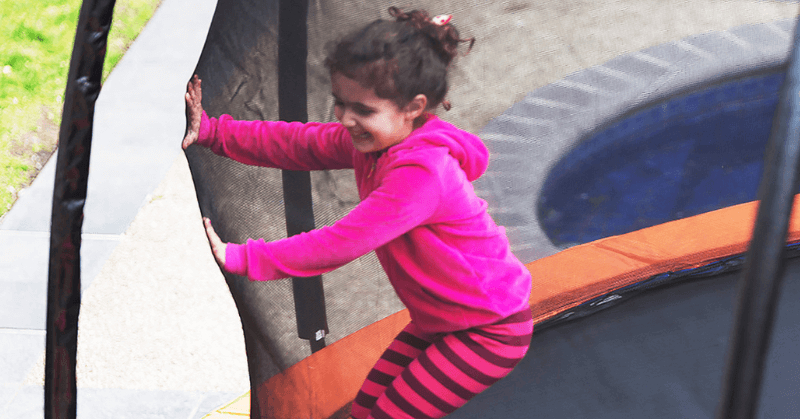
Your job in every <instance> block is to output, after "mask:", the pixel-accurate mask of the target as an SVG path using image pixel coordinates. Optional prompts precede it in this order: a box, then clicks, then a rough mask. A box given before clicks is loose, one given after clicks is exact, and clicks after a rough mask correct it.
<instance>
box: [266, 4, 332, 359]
mask: <svg viewBox="0 0 800 419" xmlns="http://www.w3.org/2000/svg"><path fill="white" fill-rule="evenodd" d="M307 18H308V0H280V7H279V17H278V117H279V118H280V119H281V120H282V121H300V122H307V121H308V107H307V94H306V61H307V58H308V22H307ZM282 174H283V199H284V207H285V211H286V232H287V234H288V235H290V236H292V235H295V234H300V233H302V232H306V231H311V230H313V229H314V211H313V208H312V203H311V175H310V174H309V173H308V172H297V171H289V170H284V171H283V173H282ZM292 287H293V291H294V306H295V312H296V313H297V333H298V335H299V336H300V338H301V339H308V340H309V342H310V344H311V351H312V352H316V351H318V350H319V349H322V348H324V347H325V335H326V334H327V333H328V320H327V316H326V314H325V294H324V291H323V288H322V277H321V276H315V277H312V278H293V279H292Z"/></svg>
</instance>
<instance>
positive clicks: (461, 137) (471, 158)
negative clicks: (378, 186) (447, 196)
mask: <svg viewBox="0 0 800 419" xmlns="http://www.w3.org/2000/svg"><path fill="white" fill-rule="evenodd" d="M420 145H425V146H434V147H446V148H447V149H448V150H450V155H451V156H453V158H455V159H456V160H457V161H458V164H459V166H461V170H463V171H464V173H466V175H467V179H469V181H470V182H473V181H475V180H476V179H478V178H479V177H481V175H483V174H484V173H485V172H486V169H487V168H488V167H489V150H488V149H487V148H486V146H485V145H484V144H483V141H481V139H480V138H479V137H478V136H477V135H475V134H472V133H470V132H467V131H464V130H462V129H459V128H457V127H455V126H454V125H453V124H450V123H449V122H445V121H442V120H441V119H439V117H437V116H436V115H431V116H430V117H429V118H428V121H427V122H425V124H424V125H423V126H421V127H420V128H417V129H416V130H414V131H413V132H412V133H411V135H409V136H408V138H406V139H405V140H403V141H402V142H401V143H399V144H397V145H395V146H393V147H391V150H392V151H393V152H396V151H399V150H407V149H412V148H414V147H417V146H420Z"/></svg>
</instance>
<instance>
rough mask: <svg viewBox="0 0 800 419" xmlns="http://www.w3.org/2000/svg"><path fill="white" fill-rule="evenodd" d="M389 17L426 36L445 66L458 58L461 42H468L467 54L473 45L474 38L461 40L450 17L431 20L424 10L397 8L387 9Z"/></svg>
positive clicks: (441, 16) (442, 16)
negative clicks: (407, 10) (406, 10)
mask: <svg viewBox="0 0 800 419" xmlns="http://www.w3.org/2000/svg"><path fill="white" fill-rule="evenodd" d="M389 15H390V16H392V17H393V18H395V20H397V21H398V22H406V23H407V24H409V25H411V26H413V27H414V28H416V29H417V30H418V31H420V32H422V33H424V34H426V35H428V36H429V37H430V38H431V40H432V41H434V42H433V44H434V47H435V48H436V49H437V50H438V51H439V53H440V55H442V58H443V59H444V61H445V63H446V64H448V65H449V64H450V63H451V62H452V61H453V60H454V59H455V58H456V56H458V46H459V44H460V43H462V42H469V47H468V48H467V53H469V51H470V50H471V49H472V45H474V44H475V38H467V39H461V37H459V34H458V30H457V29H456V28H455V26H453V24H452V23H450V22H451V19H452V16H450V15H440V16H436V17H434V18H431V17H430V15H429V14H428V12H426V11H424V10H412V11H410V12H404V11H402V10H401V9H399V8H397V7H394V6H392V7H389Z"/></svg>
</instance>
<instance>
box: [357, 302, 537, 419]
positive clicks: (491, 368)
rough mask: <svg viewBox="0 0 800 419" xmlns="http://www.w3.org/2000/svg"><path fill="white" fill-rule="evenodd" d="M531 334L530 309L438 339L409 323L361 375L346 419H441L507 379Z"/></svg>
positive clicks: (439, 336)
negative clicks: (348, 416)
mask: <svg viewBox="0 0 800 419" xmlns="http://www.w3.org/2000/svg"><path fill="white" fill-rule="evenodd" d="M532 334H533V320H532V319H531V311H530V309H526V310H523V311H521V312H519V313H517V314H514V315H512V316H510V317H507V318H506V319H503V320H501V321H499V322H497V323H494V324H491V325H488V326H481V327H476V328H472V329H468V330H462V331H458V332H454V333H447V334H444V335H434V336H430V335H425V334H423V333H421V332H420V331H419V329H418V328H417V326H416V325H415V324H414V322H411V323H409V324H408V325H407V326H406V327H405V328H404V329H403V331H402V332H400V334H398V335H397V337H396V338H395V339H394V341H393V342H392V343H391V345H389V348H388V349H386V352H384V353H383V355H381V358H380V359H379V360H378V362H377V363H376V364H375V367H373V368H372V371H370V373H369V375H367V379H366V381H365V382H364V385H363V386H362V387H361V390H360V391H359V392H358V395H357V396H356V399H355V401H354V402H353V408H352V412H351V414H352V417H353V418H355V419H367V418H370V419H397V418H413V419H425V418H441V417H443V416H445V415H447V414H449V413H451V412H453V411H454V410H456V409H458V408H459V407H461V406H463V405H464V404H465V403H466V402H467V401H469V400H470V399H471V398H473V397H474V396H475V395H477V394H478V393H480V392H482V391H483V390H486V389H487V388H489V386H491V385H492V384H494V383H495V382H497V381H498V380H499V379H501V378H503V377H505V376H506V375H508V373H510V372H511V370H513V369H514V367H515V366H516V365H517V363H519V361H520V360H521V359H522V357H523V356H525V353H526V352H527V351H528V346H529V345H530V342H531V336H532Z"/></svg>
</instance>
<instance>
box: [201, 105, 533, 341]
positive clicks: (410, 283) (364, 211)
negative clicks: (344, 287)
mask: <svg viewBox="0 0 800 419" xmlns="http://www.w3.org/2000/svg"><path fill="white" fill-rule="evenodd" d="M198 143H199V144H200V145H203V146H206V147H210V148H211V150H212V151H213V152H214V153H216V154H219V155H222V156H227V157H230V158H232V159H234V160H237V161H239V162H242V163H245V164H251V165H259V166H268V167H276V168H281V169H286V170H321V169H344V168H353V169H355V176H356V182H357V185H358V191H359V196H360V197H361V203H359V204H358V205H357V206H356V207H355V208H354V209H353V210H352V211H351V212H350V213H349V214H347V215H346V216H345V217H344V218H342V219H341V220H339V221H338V222H336V223H335V224H334V225H332V226H327V227H322V228H319V229H317V230H314V231H311V232H309V233H303V234H299V235H296V236H293V237H289V238H286V239H282V240H278V241H274V242H265V241H264V240H248V241H247V243H245V244H242V245H237V244H229V245H228V247H227V252H226V260H225V269H226V270H228V271H230V272H232V273H235V274H238V275H245V276H247V277H248V278H250V279H251V280H256V281H267V280H273V279H280V278H288V277H293V276H297V277H306V276H314V275H318V274H322V273H325V272H329V271H332V270H334V269H336V268H338V267H340V266H342V265H344V264H346V263H348V262H350V261H352V260H354V259H356V258H358V257H360V256H362V255H364V254H366V253H368V252H370V251H372V250H374V251H375V253H376V254H377V256H378V260H380V263H381V265H382V266H383V269H384V270H385V271H386V274H387V276H388V277H389V280H390V281H391V283H392V285H393V286H394V289H395V291H396V292H397V295H398V296H399V297H400V300H401V301H402V302H403V303H404V304H405V305H406V307H407V308H408V310H409V313H410V315H411V319H412V321H414V322H416V324H417V325H418V326H419V327H420V328H422V329H423V331H425V332H428V333H438V332H452V331H456V330H464V329H468V328H470V327H473V326H479V325H485V324H490V323H493V322H495V321H498V320H500V319H503V318H505V317H507V316H509V315H511V314H514V313H517V312H519V311H522V310H524V309H526V308H527V307H528V299H529V297H530V292H531V277H530V273H529V272H528V270H527V269H526V268H525V266H524V265H523V264H522V263H521V262H520V261H519V260H518V259H517V258H516V257H515V256H514V255H513V254H512V253H511V252H510V250H509V244H508V239H507V238H506V236H505V230H504V229H503V228H502V227H498V226H497V225H496V224H495V223H494V221H493V220H492V218H491V217H490V216H489V215H488V213H487V212H486V207H487V204H486V202H485V201H484V200H482V199H480V198H478V197H477V196H476V195H475V192H474V190H473V187H472V183H471V182H472V181H474V180H475V179H477V178H478V177H479V176H481V175H482V174H483V173H484V172H485V171H486V168H487V165H488V157H489V153H488V151H487V149H486V147H485V146H484V145H483V143H482V142H481V140H480V138H478V137H477V136H475V135H473V134H470V133H468V132H466V131H462V130H460V129H458V128H456V127H454V126H453V125H451V124H449V123H447V122H444V121H442V120H440V119H439V118H437V117H436V116H431V117H430V118H429V119H428V121H427V122H426V123H425V124H424V125H423V126H422V127H420V128H418V129H416V130H414V131H413V132H412V133H411V135H410V136H408V137H407V138H406V139H405V140H403V141H402V142H401V143H399V144H396V145H394V146H392V147H390V148H388V149H387V150H385V152H383V153H381V154H380V155H378V154H376V153H367V154H365V153H361V152H359V151H357V150H355V148H354V147H353V144H352V141H351V139H350V134H349V133H348V131H347V130H346V129H345V128H344V127H343V126H342V125H341V124H338V123H313V122H312V123H307V124H302V123H297V122H294V123H286V122H269V121H234V120H233V119H232V118H231V117H230V116H229V115H222V116H221V117H220V118H219V119H216V118H209V117H208V116H207V115H206V114H205V113H204V114H203V119H202V122H201V125H200V138H199V140H198Z"/></svg>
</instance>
